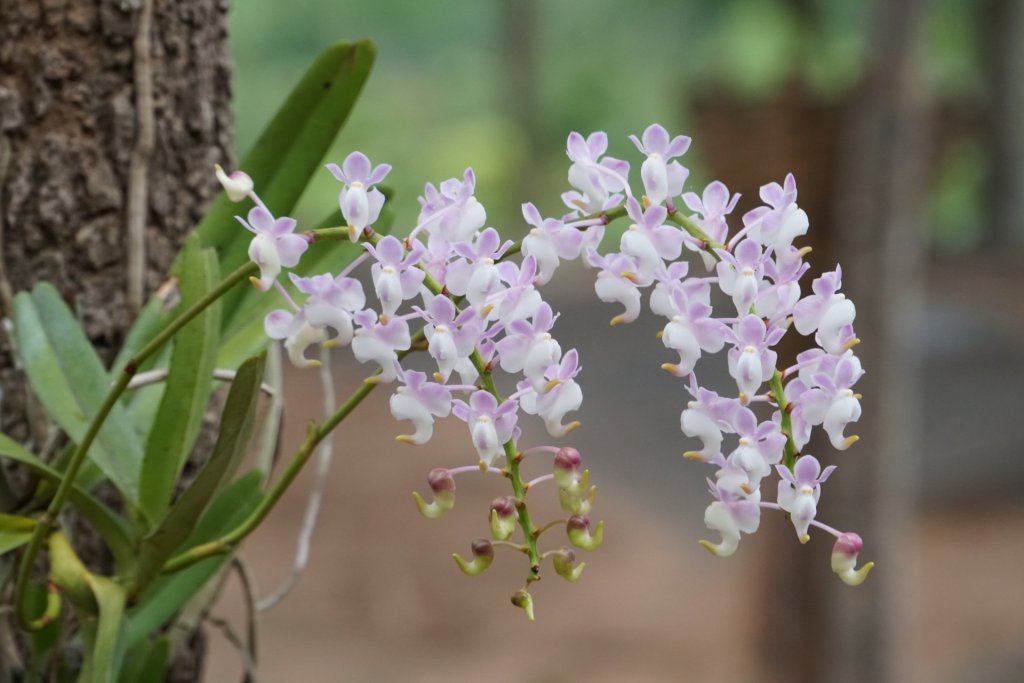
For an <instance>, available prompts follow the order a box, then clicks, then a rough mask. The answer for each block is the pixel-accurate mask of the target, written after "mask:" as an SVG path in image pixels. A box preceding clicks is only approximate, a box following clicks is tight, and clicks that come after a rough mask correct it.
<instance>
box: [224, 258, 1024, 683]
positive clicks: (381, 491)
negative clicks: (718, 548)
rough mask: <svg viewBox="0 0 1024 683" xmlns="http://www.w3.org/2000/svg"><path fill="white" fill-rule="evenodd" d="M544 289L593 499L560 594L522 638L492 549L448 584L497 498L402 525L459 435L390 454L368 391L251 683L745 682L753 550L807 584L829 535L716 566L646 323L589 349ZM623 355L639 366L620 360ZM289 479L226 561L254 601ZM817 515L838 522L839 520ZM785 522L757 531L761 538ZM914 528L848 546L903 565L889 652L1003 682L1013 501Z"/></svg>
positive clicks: (508, 575) (957, 674)
mask: <svg viewBox="0 0 1024 683" xmlns="http://www.w3.org/2000/svg"><path fill="white" fill-rule="evenodd" d="M563 283H564V284H563V285H562V290H563V291H568V292H569V293H568V294H564V295H563V298H564V299H565V301H563V302H562V303H561V304H560V308H561V310H562V311H563V315H564V317H563V319H562V321H560V323H559V327H558V328H556V333H557V334H558V336H559V338H560V339H561V340H562V341H563V347H564V348H569V347H570V346H573V345H578V346H579V347H580V351H581V356H582V359H583V367H584V372H583V374H582V375H581V377H580V379H581V383H582V385H583V387H584V392H585V400H584V405H583V408H582V410H581V411H580V413H581V414H580V415H579V417H580V419H581V420H583V422H584V426H583V428H581V429H580V430H578V431H577V432H574V433H573V434H572V435H571V436H570V437H569V439H568V441H570V442H572V443H573V444H574V445H578V446H579V447H580V450H581V451H582V452H583V455H584V458H585V461H586V462H587V463H588V464H589V465H590V466H591V467H592V473H591V474H592V477H593V481H594V483H596V484H597V485H598V490H599V493H598V497H597V502H596V509H595V514H594V515H593V516H594V517H595V518H597V519H604V520H606V524H607V527H608V528H607V535H606V541H605V545H604V546H603V547H602V548H601V549H600V550H599V551H598V552H596V553H593V554H585V553H582V552H580V553H578V554H579V555H585V557H582V558H581V559H583V560H585V561H586V562H587V568H586V570H585V572H584V574H583V576H582V578H581V579H580V581H579V582H577V583H575V584H567V583H565V582H564V581H563V580H561V579H560V578H558V577H557V576H556V575H555V574H554V573H553V572H552V571H550V569H549V568H546V569H547V571H546V572H545V574H546V575H545V578H544V580H543V581H541V582H540V583H539V584H536V585H535V586H534V587H533V588H532V589H531V591H532V593H533V595H534V599H535V602H536V611H537V622H536V623H530V622H528V621H527V620H526V619H525V617H524V616H523V614H522V613H521V611H519V610H517V609H515V608H513V607H511V606H510V605H509V602H508V598H509V596H510V595H511V594H512V593H513V592H514V591H515V590H516V589H517V588H519V587H520V586H521V585H522V579H523V577H524V576H525V571H526V564H525V561H524V559H523V558H522V557H520V556H518V555H515V554H511V553H509V554H506V553H501V552H500V551H499V555H498V558H497V560H496V562H495V565H494V566H493V567H492V568H491V569H490V570H489V571H488V572H487V573H485V574H483V575H482V576H479V577H466V576H463V575H462V574H460V573H459V572H458V570H457V569H456V567H455V565H454V563H453V562H452V560H451V558H450V555H451V553H452V552H460V553H462V554H468V551H469V543H470V541H471V540H472V539H474V538H478V537H480V536H484V535H486V533H487V526H486V510H487V504H488V502H489V501H490V499H491V498H493V497H494V496H497V495H501V494H503V493H506V491H505V482H504V481H502V480H499V479H497V478H490V477H483V476H476V475H468V476H467V475H463V476H462V477H460V478H459V480H458V487H459V490H458V498H457V505H456V508H455V510H453V511H452V512H451V513H450V514H449V515H447V516H446V517H444V518H442V519H440V520H435V521H428V520H425V519H423V518H421V517H420V516H419V515H418V514H417V513H416V510H415V506H414V505H413V504H412V501H411V499H410V497H409V493H410V491H412V490H420V491H424V490H425V489H426V481H425V477H426V473H427V472H428V471H429V470H430V469H431V468H433V467H436V466H442V465H443V466H456V465H460V464H466V463H470V462H472V461H473V459H474V458H473V456H472V454H471V452H470V447H469V443H468V439H466V436H465V434H464V429H465V427H464V426H463V425H462V424H460V423H457V422H456V421H454V420H449V421H448V422H442V423H439V426H438V427H439V428H438V432H437V435H436V436H435V439H434V441H432V442H431V444H430V445H429V446H426V447H421V448H413V447H406V446H402V445H400V444H396V443H395V442H394V441H393V436H394V435H395V434H397V433H401V431H402V428H403V427H405V426H407V425H398V424H397V423H395V422H394V421H393V420H392V418H391V416H390V415H389V414H388V413H387V411H386V402H385V401H386V392H377V393H376V394H375V395H374V396H372V397H371V398H370V400H369V401H368V402H367V404H366V405H363V406H361V407H360V409H359V410H358V411H357V412H356V413H355V414H354V416H353V418H352V423H351V424H348V423H346V424H345V425H344V426H343V427H342V428H341V429H340V430H339V432H338V433H337V436H336V442H335V443H336V446H337V450H336V456H335V457H336V460H335V465H334V468H333V471H332V472H331V476H330V484H329V495H328V496H327V498H326V499H325V502H324V507H323V510H322V515H321V518H320V524H319V526H318V529H317V533H316V537H315V543H316V545H315V548H314V550H313V555H312V559H311V563H310V567H309V569H308V570H307V572H306V574H305V575H304V576H303V578H302V581H301V582H300V584H299V585H298V587H297V588H296V589H295V591H294V592H293V593H292V594H291V595H290V596H289V597H288V598H287V599H286V600H285V601H284V602H283V603H281V604H280V605H278V606H277V607H275V608H274V609H273V610H271V611H270V612H267V613H265V614H263V615H262V617H261V619H260V651H259V680H260V681H290V680H304V681H308V682H310V683H316V682H319V681H325V682H327V681H400V680H401V681H476V680H490V681H530V682H533V681H535V682H538V683H556V682H562V681H566V682H570V681H591V682H598V683H600V682H613V681H639V682H644V681H651V682H657V681H679V680H688V681H690V680H692V681H712V682H714V681H723V682H725V681H758V680H763V678H762V677H760V676H759V675H758V671H757V669H756V661H757V660H756V659H755V653H756V648H755V645H756V643H754V642H753V639H754V638H755V637H756V634H757V633H758V630H757V623H758V621H759V620H762V619H764V618H765V617H766V616H768V617H769V618H770V615H762V614H759V613H758V610H760V609H761V604H762V603H761V601H760V600H759V599H758V596H757V592H758V591H761V590H765V588H764V587H763V583H762V577H763V568H764V567H765V566H766V565H767V563H768V562H769V554H770V553H811V554H813V555H814V556H815V558H816V559H815V562H816V563H817V564H818V566H820V571H821V572H822V573H826V574H827V573H828V572H829V567H828V562H829V551H830V549H831V542H830V540H829V539H828V538H827V537H825V536H824V535H819V536H815V537H814V538H813V539H812V541H811V542H810V543H809V544H808V545H807V546H800V545H799V543H797V542H796V539H795V538H791V537H790V535H789V534H783V535H782V536H783V537H784V538H786V539H787V541H791V542H786V543H785V544H783V545H782V546H780V547H768V545H767V540H766V539H767V538H768V537H769V536H768V534H761V535H759V536H754V537H749V538H745V539H744V541H743V544H742V545H741V548H740V551H739V552H738V553H737V555H736V556H734V557H732V558H730V559H727V560H721V559H717V558H714V557H712V556H711V555H710V554H708V553H706V552H705V551H704V550H703V549H701V548H700V547H699V546H698V545H697V540H698V539H700V538H704V537H707V534H708V532H707V530H706V529H704V528H703V522H702V511H703V508H704V506H705V505H706V504H707V500H706V495H705V494H704V493H703V486H704V485H703V477H704V476H705V475H706V474H707V471H706V470H705V469H703V468H702V467H701V466H700V465H696V464H693V463H688V462H685V461H683V460H682V459H681V458H679V456H678V454H679V453H680V452H682V450H684V439H683V437H682V435H681V434H679V432H678V412H679V409H680V408H681V401H682V400H683V398H682V396H683V394H682V387H681V386H679V385H678V384H674V383H673V382H672V381H671V378H667V376H663V375H659V374H658V370H657V363H659V362H661V361H660V360H658V359H660V357H661V356H660V352H659V349H658V346H657V345H656V342H655V340H653V339H652V338H651V335H652V328H651V326H650V325H642V322H643V321H641V322H639V323H637V325H634V326H630V327H629V328H627V329H624V330H621V329H615V330H613V331H611V332H608V333H606V332H605V331H604V330H602V329H601V328H603V327H604V326H605V325H606V319H607V317H608V316H610V315H611V311H610V309H609V308H608V307H603V306H600V305H599V304H590V303H587V304H584V303H582V302H583V301H584V300H587V297H588V296H589V295H588V294H587V291H586V288H588V287H589V285H587V284H586V280H585V279H583V278H577V276H575V275H573V274H572V273H570V274H569V276H568V280H564V281H563ZM565 285H569V286H565ZM571 320H575V321H576V324H570V321H571ZM605 329H606V328H605ZM597 332H600V336H599V335H598V334H597ZM601 339H604V341H596V340H601ZM641 343H643V344H644V346H643V347H642V348H644V349H645V351H644V352H643V354H642V355H641V354H639V353H637V354H631V353H628V352H627V353H623V351H622V350H623V349H633V348H641V347H639V346H638V345H639V344H641ZM342 359H343V356H342V355H340V354H339V356H338V360H339V363H338V365H339V366H340V367H338V368H337V375H338V377H339V386H338V390H339V394H340V395H342V396H343V395H345V394H346V393H347V391H350V390H351V388H352V387H354V386H355V384H356V383H357V382H358V381H359V379H360V378H361V377H362V376H364V374H365V372H366V370H365V368H363V367H359V366H357V365H355V364H353V363H351V361H349V362H345V361H343V360H342ZM286 381H287V382H288V386H289V394H290V396H291V400H290V401H289V404H288V417H289V421H288V430H287V433H286V435H285V440H284V443H285V450H286V451H287V449H288V448H289V446H290V447H292V448H293V447H294V446H295V445H296V444H297V443H298V441H299V438H300V433H299V430H300V429H301V426H302V424H303V423H304V420H305V419H306V418H307V417H309V416H311V415H314V414H315V411H316V410H317V406H318V405H319V398H318V389H317V387H316V384H315V379H314V377H313V375H311V374H301V373H295V372H292V373H289V374H288V376H287V380H286ZM538 439H539V437H538V434H537V432H536V429H535V428H530V429H528V430H527V435H526V436H525V437H524V439H523V440H522V443H523V444H526V445H530V444H535V443H539V442H540V441H543V439H540V440H538ZM631 445H632V446H631ZM856 455H857V454H856V452H855V449H854V450H852V451H850V452H849V453H848V454H840V455H839V456H837V458H836V460H835V461H836V462H839V463H841V465H842V466H841V467H840V470H839V472H838V473H837V475H836V476H842V472H843V466H851V467H852V466H856ZM830 457H831V456H830ZM844 458H849V459H848V460H844ZM539 464H540V463H538V465H539ZM545 468H546V465H543V466H540V467H539V469H538V470H536V472H537V473H538V474H539V473H543V472H544V470H545ZM308 479H309V475H308V473H306V474H305V475H304V479H303V480H300V481H299V482H297V483H296V485H295V487H294V489H293V490H292V491H291V492H290V493H289V495H288V496H287V497H286V498H285V499H284V501H283V502H282V504H281V506H280V508H279V509H278V510H277V511H275V513H274V514H273V515H272V516H271V517H270V518H269V519H268V521H267V523H266V524H265V525H264V528H262V529H261V530H260V531H259V532H258V533H257V534H256V535H255V536H254V537H252V538H251V539H250V540H249V541H248V542H247V545H246V546H245V551H244V553H243V557H244V559H245V561H246V562H247V564H248V565H249V567H250V568H251V570H252V572H253V574H254V575H255V577H256V579H257V584H258V586H259V587H260V588H261V589H262V590H261V593H262V594H266V593H269V592H270V591H271V590H272V589H273V588H274V587H275V586H276V585H277V583H278V582H279V581H281V580H282V579H283V577H284V576H285V575H286V574H287V572H288V568H289V566H290V563H291V561H292V557H293V554H294V538H295V535H296V533H297V529H298V527H299V520H300V518H301V514H302V509H303V505H304V500H305V498H304V497H305V492H306V491H307V489H308V484H309V481H308ZM978 493H981V494H983V493H984V491H979V492H978ZM825 495H827V490H826V494H825ZM551 497H552V496H551V489H548V488H545V487H544V486H543V485H542V486H538V487H537V488H536V489H535V490H534V492H533V493H532V494H531V501H533V499H534V498H536V503H534V504H535V505H536V506H537V509H540V510H545V511H546V512H544V513H542V517H552V516H555V514H556V512H555V510H554V509H553V507H552V506H551V505H550V503H549V500H548V499H549V498H551ZM975 498H976V499H977V496H976V497H975ZM828 521H829V522H832V523H836V524H838V525H839V526H842V520H828ZM785 524H788V523H786V522H784V521H783V520H782V519H781V518H776V517H774V516H770V515H769V516H766V517H765V519H764V521H763V523H762V529H766V528H769V527H776V528H778V527H783V528H784V525H785ZM915 526H916V531H915V533H914V534H913V535H912V536H910V537H908V538H907V539H906V549H905V550H906V552H905V553H904V554H903V555H902V556H900V557H878V556H876V555H874V554H873V553H872V549H871V539H867V546H866V549H865V552H864V556H865V557H866V558H867V559H873V560H875V561H876V562H877V563H878V567H877V568H876V570H875V571H877V572H884V571H886V567H887V566H897V564H898V563H907V567H908V568H909V571H910V572H911V576H912V577H913V580H912V582H911V583H910V585H912V586H913V590H914V595H913V596H912V600H911V603H912V605H913V612H912V614H911V624H910V625H909V626H910V628H909V629H908V631H907V633H906V634H905V636H906V650H905V652H904V654H905V656H906V657H908V658H909V662H910V666H909V670H910V671H912V672H913V679H911V683H916V682H919V683H926V682H927V683H931V682H932V681H936V682H939V683H945V682H949V683H953V682H956V681H971V682H972V683H973V682H976V681H1008V682H1009V681H1014V680H1019V678H1017V677H1016V676H1018V674H1019V671H1020V670H1021V665H1022V664H1024V662H1022V661H1021V660H1022V659H1024V582H1022V578H1021V567H1024V542H1022V541H1021V539H1022V538H1024V509H1022V507H1021V506H1020V505H1019V498H1017V499H1016V503H1015V502H1014V500H1013V499H1012V498H1011V499H1006V498H998V497H994V496H993V497H990V502H989V503H987V504H984V505H981V504H978V503H972V504H964V503H958V504H957V507H956V508H953V507H951V506H949V505H943V504H942V500H941V498H940V499H938V500H936V499H935V498H934V497H933V498H932V500H931V503H929V505H928V509H927V510H922V511H920V512H919V513H918V514H917V515H916V517H915ZM549 533H550V536H547V535H546V536H545V537H544V538H545V539H547V543H548V544H549V547H557V546H558V545H561V544H562V540H561V539H560V538H557V536H559V534H560V532H559V531H558V530H553V531H551V532H549ZM850 590H851V591H857V590H866V588H863V587H862V588H860V589H857V588H851V589H850ZM241 605H242V599H241V594H240V591H239V589H238V586H237V582H235V581H234V580H233V581H232V583H231V584H230V587H229V589H228V590H227V591H226V593H225V595H224V598H223V599H222V601H221V603H220V604H219V605H218V606H216V607H215V608H214V613H215V614H216V615H218V616H225V617H228V618H229V619H230V621H231V622H232V623H233V624H234V625H235V626H236V628H237V629H238V630H239V631H240V632H241V631H243V630H244V629H243V628H242V627H243V624H244V617H243V610H242V608H241ZM212 648H213V653H212V657H211V662H210V666H209V669H208V674H207V680H208V681H216V682H220V681H236V680H240V679H241V671H242V668H241V665H240V663H239V659H238V656H237V654H236V653H235V652H234V650H233V649H232V648H231V646H230V645H229V644H228V643H227V641H226V640H224V639H223V638H222V637H221V636H220V634H218V633H216V632H214V637H213V644H212ZM778 656H779V657H799V656H800V653H799V652H792V653H787V652H780V653H778Z"/></svg>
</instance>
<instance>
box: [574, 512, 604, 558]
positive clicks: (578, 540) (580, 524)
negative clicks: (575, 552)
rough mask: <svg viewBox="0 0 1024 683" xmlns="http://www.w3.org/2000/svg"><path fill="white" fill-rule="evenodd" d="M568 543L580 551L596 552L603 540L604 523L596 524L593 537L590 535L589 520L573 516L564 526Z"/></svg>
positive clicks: (580, 516) (581, 516)
mask: <svg viewBox="0 0 1024 683" xmlns="http://www.w3.org/2000/svg"><path fill="white" fill-rule="evenodd" d="M565 529H566V532H567V533H568V535H569V542H570V543H572V544H573V545H574V546H576V547H577V548H580V549H581V550H597V549H598V548H600V547H601V542H602V541H603V540H604V522H598V523H597V529H596V530H595V531H594V534H593V536H591V534H590V519H589V518H588V517H585V516H583V515H573V516H572V517H570V518H569V521H568V522H567V523H566V525H565Z"/></svg>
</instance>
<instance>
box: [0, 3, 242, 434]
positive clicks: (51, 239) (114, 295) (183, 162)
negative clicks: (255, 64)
mask: <svg viewBox="0 0 1024 683" xmlns="http://www.w3.org/2000/svg"><path fill="white" fill-rule="evenodd" d="M134 4H139V3H123V4H122V3H120V2H118V1H117V0H92V1H91V2H90V1H86V0H0V229H2V230H3V233H2V248H3V253H2V260H3V266H4V270H5V273H6V280H7V283H6V284H7V285H9V292H6V293H5V294H9V293H14V292H17V291H19V290H24V289H29V288H31V287H32V285H34V284H35V283H36V282H38V281H40V280H49V281H51V282H53V283H54V284H55V285H57V287H58V289H60V290H61V291H62V292H64V293H65V296H66V297H67V298H68V300H69V301H70V302H72V303H73V306H74V308H75V310H76V311H77V312H78V314H79V315H80V317H81V320H82V322H83V324H84V326H85V329H86V332H87V334H88V335H89V337H90V338H91V339H92V340H93V341H94V342H95V343H97V344H98V345H99V346H100V347H101V349H102V350H103V352H105V353H106V354H107V355H108V356H109V354H110V353H112V351H113V350H115V349H116V348H117V346H118V344H119V342H120V340H121V337H122V335H123V333H124V330H125V328H126V326H127V324H128V323H129V313H128V308H127V306H126V305H125V304H126V295H125V293H126V291H127V288H128V282H127V275H126V266H127V259H128V255H127V253H126V249H125V244H126V242H127V235H126V221H125V214H126V197H127V194H128V187H129V164H130V159H131V155H132V150H133V147H134V145H135V140H136V134H137V130H138V126H137V121H138V120H139V116H138V112H137V110H136V96H135V93H136V88H135V80H134V69H133V66H134V62H135V59H134V50H133V43H134V39H135V30H136V25H137V21H138V17H139V10H138V9H137V8H135V7H133V5H134ZM226 4H227V3H226V2H225V0H188V1H186V2H174V1H172V0H154V7H153V21H152V27H151V33H150V41H149V43H150V48H151V57H152V86H153V114H154V117H155V126H154V133H155V136H154V147H153V150H152V154H151V155H150V158H149V168H148V197H147V202H146V203H147V205H148V210H147V211H146V220H145V244H146V261H145V263H146V285H147V289H148V290H149V291H151V290H152V288H153V287H155V286H156V285H157V284H159V282H160V280H161V279H162V278H163V277H164V276H165V273H166V271H167V267H168V265H169V264H170V262H171V259H172V258H173V257H174V254H175V253H176V252H177V250H178V248H179V247H180V245H181V244H182V241H183V239H184V237H185V235H186V234H187V232H188V230H189V229H190V228H191V227H192V226H193V225H194V224H195V222H196V221H197V219H198V218H199V217H200V216H201V214H202V211H203V209H204V208H205V206H206V204H207V203H208V200H209V199H210V198H211V197H212V195H213V193H214V192H215V190H216V189H217V188H216V186H215V185H214V184H213V183H211V182H210V169H211V167H212V166H213V164H214V163H216V162H221V163H225V162H226V161H227V160H228V159H229V157H230V149H231V147H230V145H231V114H230V107H229V104H230V80H229V77H230V64H229V57H228V51H227V42H226V39H227V34H226V26H225V18H226V9H227V8H226ZM4 298H5V299H6V298H7V297H6V296H5V297H4ZM3 303H4V304H5V311H4V314H5V315H7V314H8V311H7V310H6V304H7V303H8V302H7V301H5V302H3ZM0 372H2V381H3V387H4V390H5V391H4V399H5V400H4V415H3V417H4V422H3V430H4V431H5V432H7V433H9V434H11V435H12V436H14V437H15V438H22V439H24V438H27V437H28V436H29V435H28V432H27V430H26V428H25V426H24V420H23V418H22V416H21V414H22V413H23V410H22V409H20V407H19V406H18V405H17V402H18V400H19V399H18V397H17V394H19V393H22V392H20V391H17V390H16V387H18V386H19V385H20V381H21V380H20V377H19V376H18V375H17V373H16V372H14V371H13V369H12V367H11V362H10V357H9V355H8V354H7V353H6V352H5V354H4V356H3V359H2V370H0Z"/></svg>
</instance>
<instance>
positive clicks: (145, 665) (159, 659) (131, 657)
mask: <svg viewBox="0 0 1024 683" xmlns="http://www.w3.org/2000/svg"><path fill="white" fill-rule="evenodd" d="M170 654H171V643H170V640H168V639H167V638H166V637H165V638H157V639H156V640H154V641H149V640H142V641H139V643H138V644H136V645H135V647H133V648H132V649H131V650H129V651H128V652H127V653H125V656H124V664H123V665H122V667H121V677H120V679H119V680H120V682H121V683H163V682H164V679H165V678H166V676H167V664H168V659H169V657H170Z"/></svg>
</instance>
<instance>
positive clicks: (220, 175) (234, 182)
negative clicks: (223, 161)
mask: <svg viewBox="0 0 1024 683" xmlns="http://www.w3.org/2000/svg"><path fill="white" fill-rule="evenodd" d="M213 171H214V174H216V176H217V180H219V181H220V184H221V185H222V186H223V187H224V191H225V192H226V193H227V195H228V199H230V200H231V201H233V202H240V201H242V200H243V199H245V198H246V197H248V196H249V193H250V192H252V190H253V182H252V178H250V177H249V176H248V174H246V173H243V172H242V171H235V172H234V173H232V174H231V175H228V174H227V173H225V172H224V169H223V168H221V167H220V164H214V166H213Z"/></svg>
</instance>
